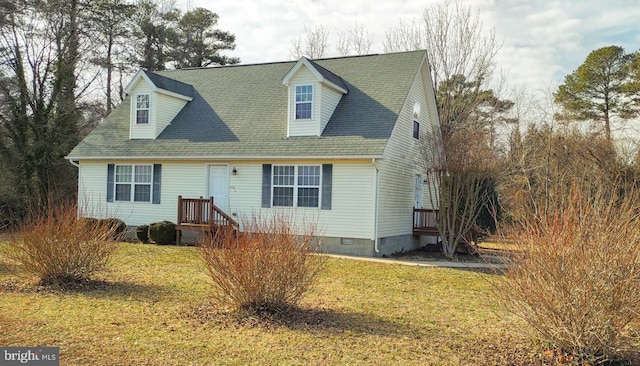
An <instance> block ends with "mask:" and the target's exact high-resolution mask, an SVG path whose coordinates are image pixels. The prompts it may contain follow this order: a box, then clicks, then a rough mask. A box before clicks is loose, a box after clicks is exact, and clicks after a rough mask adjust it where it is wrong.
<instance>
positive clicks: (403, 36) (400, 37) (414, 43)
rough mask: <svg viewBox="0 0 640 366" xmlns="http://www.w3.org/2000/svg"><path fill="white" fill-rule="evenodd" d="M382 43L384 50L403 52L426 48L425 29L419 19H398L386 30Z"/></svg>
mask: <svg viewBox="0 0 640 366" xmlns="http://www.w3.org/2000/svg"><path fill="white" fill-rule="evenodd" d="M385 36H386V38H385V40H384V42H383V43H382V48H383V50H384V52H403V51H415V50H424V49H427V43H426V38H425V29H424V27H423V25H422V23H420V22H419V21H416V20H415V19H414V20H412V21H404V20H402V19H401V20H400V23H398V25H397V26H396V27H395V28H391V29H389V30H387V32H386V34H385Z"/></svg>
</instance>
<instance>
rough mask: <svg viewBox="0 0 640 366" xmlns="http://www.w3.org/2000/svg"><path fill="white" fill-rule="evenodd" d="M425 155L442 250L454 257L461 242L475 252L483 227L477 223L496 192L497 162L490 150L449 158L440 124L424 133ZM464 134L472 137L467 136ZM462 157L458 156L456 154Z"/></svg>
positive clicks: (423, 146)
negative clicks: (437, 210) (436, 211)
mask: <svg viewBox="0 0 640 366" xmlns="http://www.w3.org/2000/svg"><path fill="white" fill-rule="evenodd" d="M424 137H425V138H424V139H423V140H424V142H423V144H422V147H421V148H422V151H421V153H422V155H423V160H422V161H423V163H424V165H425V166H424V169H423V171H425V172H427V174H426V176H425V177H426V182H427V184H428V186H429V187H431V189H432V190H433V191H436V192H437V194H431V195H429V200H430V204H431V207H434V208H438V209H439V215H438V232H439V234H440V240H441V247H440V249H441V251H442V253H443V254H444V255H446V256H447V257H449V258H454V257H455V256H456V253H457V251H458V248H459V246H460V244H462V243H466V244H467V246H468V248H467V249H468V250H469V251H471V252H473V251H475V249H476V246H477V234H479V233H480V231H481V230H480V228H479V227H477V225H476V223H477V222H478V218H479V217H480V215H481V213H482V212H483V211H486V210H487V208H488V206H489V203H490V201H491V199H492V198H493V194H494V192H495V188H494V185H495V178H494V177H495V172H494V170H493V167H494V166H495V164H494V162H493V159H492V158H491V156H490V154H481V155H474V156H471V155H470V154H468V155H465V158H466V159H468V160H467V161H464V162H461V161H452V162H449V161H448V160H447V157H446V155H445V149H444V146H443V140H442V138H441V137H440V131H439V128H437V126H436V125H433V127H432V130H431V131H429V132H428V133H427V136H424ZM465 138H469V136H466V137H465ZM456 158H459V157H456Z"/></svg>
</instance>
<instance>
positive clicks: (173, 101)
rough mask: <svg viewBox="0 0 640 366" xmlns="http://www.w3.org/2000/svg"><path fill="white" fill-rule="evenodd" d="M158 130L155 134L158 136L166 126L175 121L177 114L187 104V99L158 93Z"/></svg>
mask: <svg viewBox="0 0 640 366" xmlns="http://www.w3.org/2000/svg"><path fill="white" fill-rule="evenodd" d="M156 99H157V104H156V112H157V115H156V131H155V136H154V137H158V135H160V134H161V133H162V131H164V129H165V128H167V126H168V125H169V123H171V121H173V119H174V118H175V117H176V115H177V114H178V113H179V112H180V111H181V110H182V107H184V106H185V105H186V104H187V101H186V100H183V99H179V98H176V97H171V96H169V95H166V94H162V93H156Z"/></svg>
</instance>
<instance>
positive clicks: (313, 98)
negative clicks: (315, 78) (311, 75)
mask: <svg viewBox="0 0 640 366" xmlns="http://www.w3.org/2000/svg"><path fill="white" fill-rule="evenodd" d="M299 86H300V87H302V86H309V87H311V101H309V102H298V100H297V99H298V98H297V95H298V92H297V89H298V87H299ZM314 89H315V88H314V86H313V84H297V85H295V86H294V87H293V119H294V120H296V121H308V120H312V119H313V114H314V113H313V109H314V102H313V101H314V100H315V90H314ZM307 103H309V104H311V116H310V117H309V118H298V113H297V111H298V104H307Z"/></svg>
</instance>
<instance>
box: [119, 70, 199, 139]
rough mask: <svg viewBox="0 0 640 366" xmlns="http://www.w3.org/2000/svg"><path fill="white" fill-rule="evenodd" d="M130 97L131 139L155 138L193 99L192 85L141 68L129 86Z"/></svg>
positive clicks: (127, 89)
mask: <svg viewBox="0 0 640 366" xmlns="http://www.w3.org/2000/svg"><path fill="white" fill-rule="evenodd" d="M125 92H126V93H127V94H128V95H129V96H130V97H131V111H130V114H129V115H130V117H129V138H130V139H132V140H134V139H155V138H156V137H158V135H160V133H161V132H162V131H163V130H164V129H165V128H166V127H167V126H168V125H169V123H171V121H172V120H173V118H174V117H175V116H176V115H177V114H178V112H180V110H181V109H182V108H183V107H184V106H185V105H186V104H187V103H188V102H190V101H192V100H193V95H194V90H193V86H191V85H189V84H185V83H182V82H179V81H176V80H173V79H170V78H167V77H164V76H161V75H158V74H155V73H152V72H149V71H145V70H140V71H138V73H137V74H136V76H134V77H133V80H131V82H130V83H129V85H127V88H126V89H125Z"/></svg>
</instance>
